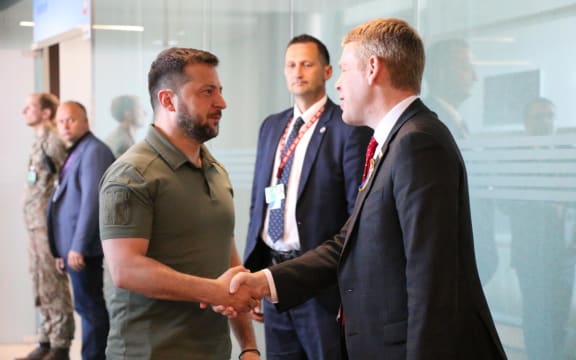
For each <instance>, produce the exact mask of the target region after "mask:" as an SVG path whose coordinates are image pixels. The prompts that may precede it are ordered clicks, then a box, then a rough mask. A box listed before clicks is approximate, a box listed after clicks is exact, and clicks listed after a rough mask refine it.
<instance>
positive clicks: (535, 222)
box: [501, 97, 576, 360]
mask: <svg viewBox="0 0 576 360" xmlns="http://www.w3.org/2000/svg"><path fill="white" fill-rule="evenodd" d="M554 119H555V106H554V104H553V103H552V101H550V100H549V99H546V98H543V97H539V98H536V99H534V100H532V101H530V102H529V103H528V104H527V105H526V107H525V110H524V128H525V134H526V135H527V136H532V137H542V136H551V135H552V134H553V133H554ZM532 150H534V151H538V150H541V151H546V148H542V147H541V146H534V147H532ZM531 163H532V164H533V166H538V164H539V163H540V162H539V161H537V160H534V161H533V162H531ZM501 208H502V210H503V211H504V212H505V213H506V214H508V217H509V221H510V232H511V255H510V256H511V266H512V267H513V268H514V269H515V270H516V276H517V279H518V285H519V287H520V293H521V295H522V331H523V334H524V348H525V351H526V355H527V358H528V360H562V359H567V358H570V359H572V358H573V357H572V356H573V355H574V353H575V346H574V344H567V343H565V340H566V335H567V333H566V327H567V324H568V320H569V319H570V307H571V302H572V291H573V287H574V263H575V261H576V253H575V249H576V248H575V243H574V241H575V239H574V235H575V234H574V217H573V214H574V208H573V206H569V203H567V202H561V201H552V200H537V199H533V200H511V201H507V202H506V203H503V204H502V206H501ZM568 356H571V357H568Z"/></svg>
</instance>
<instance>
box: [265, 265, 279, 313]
mask: <svg viewBox="0 0 576 360" xmlns="http://www.w3.org/2000/svg"><path fill="white" fill-rule="evenodd" d="M262 271H263V272H264V275H265V276H266V281H268V288H270V302H271V303H272V304H278V293H277V292H276V284H275V283H274V277H273V276H272V272H271V271H270V270H269V269H264V270H262Z"/></svg>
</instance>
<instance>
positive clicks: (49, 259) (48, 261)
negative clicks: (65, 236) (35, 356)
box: [28, 227, 74, 348]
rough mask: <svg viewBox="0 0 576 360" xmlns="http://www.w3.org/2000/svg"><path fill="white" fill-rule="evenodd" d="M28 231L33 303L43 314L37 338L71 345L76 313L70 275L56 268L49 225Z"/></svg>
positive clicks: (58, 345)
mask: <svg viewBox="0 0 576 360" xmlns="http://www.w3.org/2000/svg"><path fill="white" fill-rule="evenodd" d="M28 233H29V236H30V247H29V254H30V273H31V274H32V285H33V291H34V303H35V305H36V307H38V309H39V311H40V314H41V315H42V322H41V324H40V327H39V329H38V336H39V339H38V340H39V341H40V342H49V343H50V346H52V347H60V348H69V347H70V343H71V342H72V338H73V337H74V312H73V307H72V296H71V293H70V285H69V282H68V276H67V275H66V274H60V273H58V271H57V270H56V265H55V261H54V257H53V256H52V253H51V252H50V245H49V244H48V236H47V230H46V228H45V227H41V228H36V229H29V230H28Z"/></svg>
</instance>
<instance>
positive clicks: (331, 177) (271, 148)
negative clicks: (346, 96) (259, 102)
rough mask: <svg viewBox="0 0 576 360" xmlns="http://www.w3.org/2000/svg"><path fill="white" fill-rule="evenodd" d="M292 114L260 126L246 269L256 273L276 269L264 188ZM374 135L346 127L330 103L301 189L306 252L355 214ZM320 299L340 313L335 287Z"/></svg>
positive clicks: (319, 125)
mask: <svg viewBox="0 0 576 360" xmlns="http://www.w3.org/2000/svg"><path fill="white" fill-rule="evenodd" d="M292 116H293V108H290V109H287V110H285V111H283V112H280V113H277V114H273V115H270V116H269V117H268V118H266V119H265V120H264V122H263V123H262V126H261V127H260V134H259V137H258V152H257V155H256V166H255V170H254V180H253V184H252V199H251V205H250V224H249V226H248V239H247V241H246V249H245V252H244V255H245V266H246V267H247V268H249V269H250V270H252V271H256V270H260V269H262V268H264V267H267V266H269V265H270V256H269V251H268V246H267V245H266V244H264V242H263V241H262V240H261V236H260V235H261V233H262V227H263V226H264V219H265V217H266V211H267V204H266V201H265V197H264V189H265V188H266V187H267V186H269V185H270V179H271V177H272V171H273V166H274V157H275V155H276V149H277V147H278V143H279V142H280V138H281V137H282V134H283V132H284V129H285V128H286V125H287V123H288V121H289V120H290V119H291V118H292ZM371 135H372V130H371V129H369V128H366V127H353V126H349V125H346V124H345V123H344V122H343V121H342V110H340V107H339V106H338V105H336V104H334V103H333V102H332V101H330V99H328V100H327V102H326V106H325V109H324V112H323V113H322V116H321V117H320V119H318V123H317V124H316V127H315V129H314V133H313V135H312V137H311V139H310V143H309V145H308V148H307V149H306V155H305V158H304V163H303V167H302V174H301V178H300V184H299V185H298V195H297V205H296V222H297V224H298V234H299V237H300V246H301V249H302V251H307V250H309V249H313V248H315V247H316V246H318V245H320V244H321V243H322V242H323V241H325V240H327V239H330V238H331V237H332V236H333V235H334V234H335V233H337V232H338V230H339V229H340V228H341V227H342V225H343V224H344V222H345V221H346V219H347V218H348V216H349V215H350V213H351V212H352V208H353V207H354V201H355V200H356V195H357V192H358V185H359V183H360V178H361V177H362V170H363V167H364V158H365V152H366V147H367V145H368V142H369V140H370V136H371ZM318 300H319V301H320V303H323V304H325V305H327V306H328V307H329V308H331V309H333V310H334V311H336V310H337V309H338V306H339V300H338V293H337V291H336V288H335V287H334V288H332V289H330V290H329V291H326V292H325V293H323V294H322V295H321V296H320V297H319V298H318Z"/></svg>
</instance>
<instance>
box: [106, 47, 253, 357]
mask: <svg viewBox="0 0 576 360" xmlns="http://www.w3.org/2000/svg"><path fill="white" fill-rule="evenodd" d="M217 64H218V59H217V58H216V56H214V55H213V54H210V53H208V52H205V51H200V50H194V49H183V48H172V49H168V50H165V51H163V52H162V53H160V55H158V57H157V58H156V60H155V61H154V62H153V63H152V67H151V69H150V72H149V74H148V83H149V84H148V86H149V91H150V98H151V102H152V108H153V110H154V124H153V125H152V126H150V128H149V130H148V134H147V135H146V139H145V140H144V141H142V142H140V143H138V144H136V145H134V146H133V147H132V148H130V149H129V150H128V151H127V152H126V153H125V155H124V156H123V157H122V158H121V159H119V160H118V161H116V162H115V163H114V164H113V165H112V166H111V167H110V168H109V169H108V171H107V172H106V174H105V175H104V177H103V179H102V182H101V190H100V231H101V238H102V246H103V249H104V255H105V258H106V263H107V266H108V269H109V272H110V275H111V278H112V282H113V285H112V286H111V289H109V290H108V291H107V294H109V298H108V299H107V303H108V306H109V312H110V317H111V322H110V334H109V336H108V344H107V350H106V356H107V358H108V359H110V360H113V359H202V360H207V359H214V360H216V359H218V360H220V359H222V360H223V359H230V353H231V343H230V331H229V327H228V320H227V319H226V318H225V317H223V316H221V315H219V314H216V313H214V312H212V311H211V310H207V309H201V308H200V306H199V303H200V302H201V303H205V304H222V303H225V304H229V306H231V307H233V308H235V309H238V310H239V311H248V310H249V309H250V308H251V307H253V306H255V305H256V301H255V300H254V299H251V298H250V296H249V295H248V294H247V293H245V294H242V295H241V296H239V297H232V296H231V295H230V294H229V293H228V286H227V285H228V283H229V281H230V278H231V277H232V276H233V275H234V274H235V273H237V272H239V271H243V270H244V269H243V268H242V267H241V266H238V265H240V264H241V261H240V258H239V256H238V253H237V251H236V248H235V246H234V241H233V230H234V208H233V201H232V187H231V184H230V181H229V178H228V174H227V173H226V170H225V169H224V168H223V167H222V165H220V164H219V163H218V162H217V161H216V160H215V159H214V158H213V157H212V155H211V154H210V153H209V151H208V149H207V148H206V146H205V145H203V143H204V142H206V141H207V140H210V139H211V138H213V137H215V136H216V135H218V126H219V122H220V119H221V117H222V110H223V109H224V108H225V107H226V102H225V100H224V98H223V97H222V92H221V90H222V87H221V85H220V80H219V78H218V74H217V72H216V66H217ZM234 266H235V267H234ZM229 267H233V268H232V269H230V270H228V268H229ZM220 274H222V275H221V276H220V277H219V275H220ZM230 324H231V326H232V328H233V330H234V333H235V335H236V337H237V339H238V342H239V344H240V346H241V348H242V350H244V351H243V354H242V355H241V358H242V359H243V360H248V359H259V353H258V351H257V347H256V341H255V337H254V332H253V329H252V324H251V320H250V319H249V317H248V316H247V315H246V314H244V315H241V316H239V317H238V318H237V319H236V320H233V321H231V323H230Z"/></svg>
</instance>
